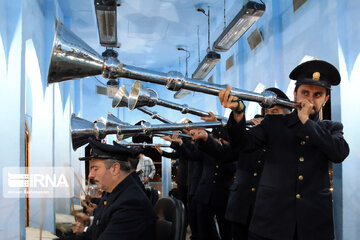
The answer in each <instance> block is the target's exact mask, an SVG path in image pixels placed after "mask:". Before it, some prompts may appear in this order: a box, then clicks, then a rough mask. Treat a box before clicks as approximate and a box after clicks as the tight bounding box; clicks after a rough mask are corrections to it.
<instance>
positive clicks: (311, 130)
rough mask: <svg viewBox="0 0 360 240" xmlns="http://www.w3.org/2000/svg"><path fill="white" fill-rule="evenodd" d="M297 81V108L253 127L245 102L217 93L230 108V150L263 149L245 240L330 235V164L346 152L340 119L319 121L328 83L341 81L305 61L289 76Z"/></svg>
mask: <svg viewBox="0 0 360 240" xmlns="http://www.w3.org/2000/svg"><path fill="white" fill-rule="evenodd" d="M289 77H290V78H291V79H293V80H296V87H295V90H294V99H295V101H296V102H298V103H299V107H298V108H297V109H295V110H294V111H293V112H292V113H291V114H289V115H269V116H266V117H265V119H264V120H263V121H262V122H261V123H260V124H259V125H258V127H256V128H252V129H249V130H247V129H246V127H245V117H244V110H245V105H244V103H243V102H242V101H241V99H238V98H237V97H235V96H230V91H231V87H228V88H227V89H224V90H222V91H220V93H219V99H220V102H221V104H222V105H223V106H224V107H226V108H230V109H232V110H233V111H232V113H231V115H230V118H229V121H228V125H227V127H228V132H229V137H230V143H231V146H232V147H233V148H238V149H240V150H243V151H244V150H251V149H258V148H262V147H266V149H267V150H266V154H265V155H264V168H263V172H262V176H261V179H260V182H259V185H258V189H257V196H256V202H255V207H254V213H253V216H252V219H251V223H250V229H249V239H251V240H254V239H284V240H285V239H286V240H288V239H298V240H305V239H306V240H311V239H314V240H315V239H316V240H319V239H334V230H333V214H332V197H331V191H330V179H329V172H328V170H329V169H328V168H329V162H333V163H340V162H342V161H344V159H345V158H346V157H347V156H348V154H349V146H348V144H347V143H346V141H345V139H344V138H343V126H342V124H341V123H339V122H334V121H329V120H323V121H321V120H319V112H320V110H321V108H322V107H323V106H324V105H325V103H326V102H327V100H328V99H329V92H330V86H331V85H338V84H339V83H340V74H339V72H338V71H337V69H336V68H335V67H334V66H333V65H331V64H329V63H327V62H325V61H319V60H314V61H308V62H305V63H302V64H300V65H299V66H297V67H296V68H295V69H294V70H293V71H292V72H291V73H290V76H289Z"/></svg>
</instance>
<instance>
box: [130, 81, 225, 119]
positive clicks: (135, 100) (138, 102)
mask: <svg viewBox="0 0 360 240" xmlns="http://www.w3.org/2000/svg"><path fill="white" fill-rule="evenodd" d="M157 96H158V95H157V93H156V92H155V91H154V90H153V89H149V88H145V87H144V86H143V85H142V84H141V82H140V81H135V82H134V84H133V85H132V87H131V91H130V94H129V100H128V103H129V109H130V110H133V109H134V108H137V107H141V106H148V107H152V106H154V105H160V106H163V107H166V108H171V109H174V110H178V111H180V112H181V113H183V114H186V113H189V114H192V115H195V116H199V117H207V116H209V113H208V112H205V111H202V110H199V109H196V108H192V107H189V106H188V105H186V104H183V105H182V104H177V103H174V102H171V101H167V100H165V99H159V98H158V97H157ZM216 118H217V120H219V121H221V120H223V119H224V117H223V116H218V115H217V116H216Z"/></svg>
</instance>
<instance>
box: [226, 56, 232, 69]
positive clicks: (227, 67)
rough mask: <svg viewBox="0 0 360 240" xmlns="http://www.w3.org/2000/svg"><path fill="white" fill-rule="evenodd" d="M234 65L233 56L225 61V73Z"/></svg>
mask: <svg viewBox="0 0 360 240" xmlns="http://www.w3.org/2000/svg"><path fill="white" fill-rule="evenodd" d="M233 65H234V55H231V56H230V57H229V58H228V59H226V71H227V70H228V69H229V68H231V67H232V66H233Z"/></svg>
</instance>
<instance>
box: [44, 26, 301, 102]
mask: <svg viewBox="0 0 360 240" xmlns="http://www.w3.org/2000/svg"><path fill="white" fill-rule="evenodd" d="M112 51H113V50H112ZM113 52H114V54H113V55H111V56H107V57H106V58H105V59H104V58H102V57H101V56H100V55H99V54H97V53H96V52H95V50H93V49H92V48H91V47H89V46H88V45H87V44H86V43H85V42H83V41H82V40H81V39H80V38H79V37H77V36H76V35H75V34H74V33H72V32H71V31H70V30H68V29H66V28H65V26H64V25H63V24H62V23H60V22H59V21H56V31H55V38H54V44H53V50H52V54H51V60H50V67H49V72H48V84H50V83H56V82H62V81H66V80H70V79H75V78H83V77H89V76H95V75H99V74H102V75H103V77H105V78H108V79H116V78H120V77H123V78H130V79H135V80H140V81H144V82H151V83H155V84H160V85H164V86H166V88H168V89H169V90H173V91H178V90H180V89H187V90H190V91H195V92H202V93H206V94H211V95H216V96H217V95H218V94H219V91H220V90H222V89H224V88H226V87H227V85H219V84H212V83H208V82H204V81H199V80H195V79H191V78H186V77H184V76H183V75H182V74H181V73H179V72H169V73H162V72H156V71H151V70H147V69H143V68H138V67H134V66H130V65H125V64H123V63H121V62H120V61H119V60H118V59H117V54H116V52H115V51H113ZM231 95H235V96H238V97H240V98H242V99H243V100H248V101H255V102H258V103H262V105H263V106H264V107H271V106H273V105H283V106H286V107H296V106H298V104H297V103H295V102H292V101H287V100H283V99H278V98H277V97H276V94H275V93H272V92H268V91H265V92H263V93H261V94H260V93H254V92H250V91H246V90H241V89H237V88H233V89H232V90H231Z"/></svg>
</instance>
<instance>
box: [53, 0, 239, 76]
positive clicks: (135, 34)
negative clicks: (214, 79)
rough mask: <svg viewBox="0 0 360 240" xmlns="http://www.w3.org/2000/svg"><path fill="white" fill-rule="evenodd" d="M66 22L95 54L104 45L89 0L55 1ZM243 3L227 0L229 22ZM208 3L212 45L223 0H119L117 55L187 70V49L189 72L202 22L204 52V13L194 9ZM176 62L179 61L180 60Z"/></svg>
mask: <svg viewBox="0 0 360 240" xmlns="http://www.w3.org/2000/svg"><path fill="white" fill-rule="evenodd" d="M58 2H59V6H60V8H61V10H62V12H63V15H64V22H65V25H66V26H67V27H69V28H70V29H71V30H72V31H73V32H74V33H75V34H77V35H78V36H79V37H80V38H82V39H83V40H84V41H85V42H86V43H88V44H89V45H90V46H91V47H93V48H94V49H95V50H96V51H98V52H99V53H101V52H103V51H104V50H105V49H104V48H103V47H101V46H100V44H99V41H98V33H97V25H96V17H95V8H94V1H93V0H59V1H58ZM243 4H244V1H243V0H226V19H227V20H226V21H227V24H228V23H229V22H230V21H231V20H232V18H233V17H234V16H235V15H236V14H237V12H238V11H239V10H240V9H241V8H242V5H243ZM208 5H209V6H210V16H211V34H210V35H211V45H212V43H213V42H214V41H215V40H216V38H217V37H218V36H219V35H220V33H221V32H222V30H223V27H224V0H206V1H199V0H123V1H122V5H121V6H120V7H118V9H117V11H118V13H117V19H118V27H117V30H118V41H119V42H120V43H121V48H120V49H118V50H117V51H118V53H119V60H120V61H121V62H123V63H125V64H129V65H134V66H137V67H144V68H148V69H152V70H158V71H164V72H168V71H171V70H176V71H179V70H180V71H181V72H182V73H183V74H185V52H183V51H178V50H177V49H176V47H177V46H181V47H184V48H187V49H188V50H189V51H190V52H191V56H190V59H189V75H190V76H191V74H192V72H193V71H194V70H195V69H196V67H197V64H198V59H199V58H198V37H197V26H198V25H199V26H200V28H199V29H200V56H201V59H202V58H203V57H204V55H205V54H206V48H207V17H206V16H205V15H204V14H202V13H201V12H197V11H196V10H195V6H200V7H202V8H204V9H205V10H207V6H208ZM179 62H180V63H179Z"/></svg>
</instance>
